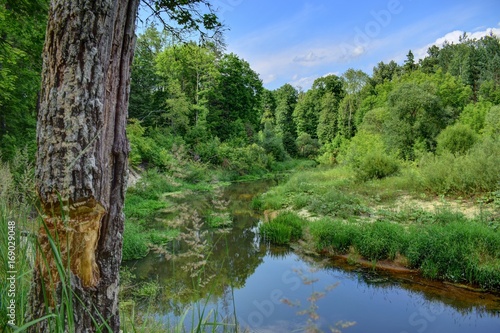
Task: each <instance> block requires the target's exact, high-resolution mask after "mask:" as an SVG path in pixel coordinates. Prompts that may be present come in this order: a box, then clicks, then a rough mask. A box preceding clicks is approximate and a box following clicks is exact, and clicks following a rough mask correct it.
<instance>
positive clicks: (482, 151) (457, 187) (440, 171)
mask: <svg viewBox="0 0 500 333" xmlns="http://www.w3.org/2000/svg"><path fill="white" fill-rule="evenodd" d="M421 175H422V182H423V186H424V188H425V189H427V190H430V191H432V192H433V193H437V194H448V193H459V194H471V193H482V192H489V191H493V190H495V189H497V187H498V184H499V182H500V142H499V141H498V138H497V139H491V138H485V139H484V140H483V141H481V142H478V143H477V144H476V145H475V146H473V147H472V148H471V149H470V150H469V152H468V153H466V154H464V155H458V156H454V155H453V154H451V153H443V154H442V155H439V156H435V155H427V156H426V157H424V159H423V160H422V161H421Z"/></svg>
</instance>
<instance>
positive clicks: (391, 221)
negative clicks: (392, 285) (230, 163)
mask: <svg viewBox="0 0 500 333" xmlns="http://www.w3.org/2000/svg"><path fill="white" fill-rule="evenodd" d="M425 184H426V182H425V179H423V176H422V174H421V173H420V171H419V170H418V169H417V168H414V167H410V166H408V167H406V168H404V169H403V170H401V172H400V173H399V175H397V176H393V177H387V178H384V179H377V180H370V181H365V182H363V181H360V180H359V179H358V178H356V177H355V174H354V172H353V171H351V170H350V169H349V168H346V167H344V168H342V167H337V168H328V169H317V170H308V171H305V172H302V173H297V174H294V175H293V176H292V177H291V178H290V179H289V180H288V181H287V182H286V183H284V184H282V185H280V186H278V187H275V188H273V189H271V190H270V191H269V192H267V193H265V194H263V195H261V196H259V197H257V198H255V199H254V202H253V205H254V207H255V208H257V209H260V210H262V211H265V213H266V214H267V215H268V216H271V215H273V214H271V213H270V212H271V211H281V212H282V213H280V214H279V215H278V216H277V217H276V218H275V219H274V220H272V221H271V222H270V223H265V224H263V225H262V226H261V233H262V234H263V235H264V237H266V238H267V239H268V240H269V241H271V242H275V243H278V244H286V243H289V242H293V241H294V239H295V240H296V239H297V238H298V237H297V236H296V235H298V234H300V235H301V238H302V239H304V240H307V242H305V244H309V245H312V248H313V249H314V250H315V251H318V252H321V253H323V254H334V255H347V256H348V257H349V258H350V259H353V260H356V259H366V260H369V261H371V262H373V263H374V264H375V263H376V262H377V261H382V260H390V261H393V262H397V264H398V265H402V266H404V267H407V268H411V269H417V270H419V271H420V272H421V273H422V274H423V275H424V276H425V277H428V278H431V279H441V280H446V281H452V282H456V283H466V284H470V285H475V286H479V287H480V288H482V289H485V290H490V291H498V290H499V288H500V214H499V212H500V210H499V207H500V193H499V192H490V193H476V196H475V197H474V198H472V199H471V198H469V199H468V200H463V199H461V198H460V197H458V195H455V196H449V197H445V196H436V195H434V194H433V193H432V192H429V191H425V187H424V186H425ZM423 185H424V186H423ZM293 235H295V237H294V236H293Z"/></svg>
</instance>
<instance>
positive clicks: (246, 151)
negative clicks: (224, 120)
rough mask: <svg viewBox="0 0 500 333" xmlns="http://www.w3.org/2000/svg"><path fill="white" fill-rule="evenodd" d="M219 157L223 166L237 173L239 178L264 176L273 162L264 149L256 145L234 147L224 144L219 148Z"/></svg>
mask: <svg viewBox="0 0 500 333" xmlns="http://www.w3.org/2000/svg"><path fill="white" fill-rule="evenodd" d="M218 156H219V160H220V161H221V166H222V167H223V168H224V169H227V170H230V171H232V172H235V173H237V175H238V176H242V175H247V174H264V173H265V172H266V170H267V169H268V168H270V166H271V164H272V161H273V159H272V157H271V156H270V155H268V154H266V152H265V150H264V148H262V147H259V146H258V145H256V144H251V145H248V146H244V147H234V146H230V145H229V144H227V143H223V144H221V145H220V146H219V148H218Z"/></svg>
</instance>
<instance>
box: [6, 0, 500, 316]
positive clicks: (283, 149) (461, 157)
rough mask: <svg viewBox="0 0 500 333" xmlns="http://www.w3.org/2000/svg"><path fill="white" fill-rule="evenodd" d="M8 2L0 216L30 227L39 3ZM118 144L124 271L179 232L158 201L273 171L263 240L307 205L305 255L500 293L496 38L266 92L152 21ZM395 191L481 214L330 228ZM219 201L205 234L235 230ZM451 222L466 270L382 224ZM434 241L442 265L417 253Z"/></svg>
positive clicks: (214, 53) (231, 65) (219, 48)
mask: <svg viewBox="0 0 500 333" xmlns="http://www.w3.org/2000/svg"><path fill="white" fill-rule="evenodd" d="M7 3H8V4H2V5H0V158H1V161H0V205H1V206H0V207H1V208H2V210H3V212H4V214H2V219H4V220H5V221H7V219H8V218H9V217H8V214H7V212H8V211H9V212H11V211H15V210H18V211H19V212H21V213H20V214H24V219H25V220H29V219H30V218H32V217H33V214H34V212H35V211H36V208H34V207H36V203H35V202H36V194H35V192H34V188H35V187H34V168H33V166H34V163H35V152H36V145H37V142H36V126H37V124H36V113H37V99H38V94H39V90H40V77H41V70H42V58H41V57H40V55H41V54H42V49H43V42H44V38H45V36H44V35H45V28H46V19H47V17H46V16H47V4H46V2H45V1H39V2H36V1H35V2H32V3H31V2H30V5H29V8H28V7H26V6H27V5H26V3H25V2H24V1H19V2H15V1H14V2H12V1H7ZM33 4H38V5H37V6H35V7H34V5H33ZM127 136H128V140H129V145H130V155H129V170H130V178H131V179H132V181H130V183H129V184H130V185H131V186H130V187H129V190H128V192H127V196H126V199H125V215H126V220H125V234H124V245H123V261H124V262H126V261H128V260H133V259H139V258H143V257H145V256H146V255H147V254H148V253H149V252H150V251H152V250H153V249H158V247H162V246H163V248H164V247H165V244H167V243H168V242H170V241H171V240H172V239H174V238H176V237H178V236H179V232H180V231H179V230H180V229H179V228H178V227H171V228H170V227H169V228H167V230H157V229H154V228H153V229H151V228H150V224H151V222H152V221H154V220H155V219H157V218H158V217H162V216H164V212H165V210H166V209H168V208H169V207H170V205H171V204H172V203H171V202H168V201H165V200H164V197H165V193H177V192H183V191H190V193H192V192H210V193H214V191H215V192H216V191H217V189H218V188H220V187H223V186H226V185H227V184H229V183H231V182H240V181H248V180H257V179H265V178H273V177H277V175H279V176H280V177H284V178H285V179H286V180H287V181H288V182H284V183H283V184H280V185H279V186H277V187H276V188H273V189H271V190H269V191H268V192H267V193H265V194H261V195H258V196H256V197H255V198H254V199H253V200H252V206H253V208H254V209H255V210H256V211H259V212H261V213H263V212H265V213H269V214H271V215H272V214H273V213H274V212H278V214H279V215H278V218H276V220H277V221H276V222H275V224H274V227H273V223H269V224H267V225H264V226H263V227H261V232H262V234H263V235H265V237H268V239H269V240H270V241H271V242H274V243H278V244H289V243H290V242H291V241H292V242H293V241H298V240H300V239H301V238H304V237H305V236H304V235H305V233H306V231H305V230H304V231H302V226H301V225H304V224H306V223H307V222H304V219H306V220H307V217H310V216H306V218H304V216H301V215H300V214H298V213H297V212H299V211H300V210H302V209H306V211H307V212H308V214H312V215H314V216H316V217H319V218H320V223H316V224H315V225H314V226H311V228H310V230H309V231H308V232H309V236H310V237H312V239H314V251H318V252H320V253H323V254H324V253H325V252H328V251H329V252H328V253H329V254H332V253H334V254H345V253H350V254H351V255H352V254H353V253H352V251H354V252H355V254H356V256H359V257H360V258H364V259H367V260H370V261H372V262H373V261H377V260H385V259H391V260H394V259H395V258H396V257H399V255H404V257H405V258H406V260H407V261H405V263H404V265H405V266H409V267H411V268H415V269H420V270H421V271H422V272H423V274H424V276H426V277H429V278H431V279H434V278H435V279H444V280H449V281H453V282H457V283H469V284H472V285H475V286H477V285H479V286H480V287H481V288H483V289H485V290H489V291H491V290H498V288H500V276H499V274H498V271H499V269H500V253H499V250H498V249H499V248H500V246H498V245H500V238H499V237H498V235H499V234H498V232H499V231H498V230H499V229H500V38H499V37H498V36H495V35H489V36H485V37H482V38H480V39H472V38H470V37H469V36H467V35H466V34H464V35H463V36H462V37H461V39H460V42H459V43H445V44H444V45H443V46H442V47H437V46H431V47H430V48H429V49H428V51H427V55H426V57H425V58H423V59H419V60H416V59H415V57H414V54H413V53H412V51H411V50H409V51H408V52H407V55H406V59H405V60H404V62H403V63H399V64H398V63H396V62H395V61H390V62H387V63H386V62H382V61H381V62H379V63H378V64H377V65H376V66H375V67H374V68H373V72H372V73H365V72H363V71H361V70H358V69H353V68H351V69H348V70H347V71H345V72H344V73H342V74H341V75H334V74H330V75H327V76H323V77H319V78H317V79H316V80H315V81H314V83H313V84H312V86H311V88H310V89H307V90H303V89H302V88H301V87H294V86H292V85H291V84H285V85H283V86H281V87H280V88H278V89H275V90H269V89H266V88H265V87H264V86H263V83H262V80H261V79H260V77H259V73H256V72H255V71H254V70H253V69H252V68H251V66H250V64H249V63H248V62H247V61H245V60H244V59H242V58H241V57H240V56H238V55H237V54H233V53H227V52H226V51H225V47H224V45H223V43H222V44H221V43H215V42H213V41H199V42H197V41H194V40H190V41H185V40H184V41H181V40H179V38H177V36H175V35H172V34H170V33H169V32H168V31H164V30H163V29H161V28H160V27H159V26H158V25H157V24H151V25H150V26H149V27H148V28H146V29H145V30H144V31H142V32H141V33H139V34H138V37H137V43H136V48H135V55H134V59H133V64H132V73H131V84H130V105H129V110H128V122H127ZM304 184H306V185H304ZM326 187H328V188H326ZM396 192H397V193H396ZM401 193H403V194H408V193H409V194H410V195H412V196H414V197H419V198H425V199H427V200H439V199H440V198H441V199H442V200H447V199H450V200H463V201H467V202H471V203H474V204H478V203H480V204H482V205H483V204H484V207H485V212H487V214H486V215H484V216H481V217H480V218H478V219H472V220H471V219H468V218H466V217H463V216H462V217H456V216H455V215H454V216H447V217H446V218H445V217H443V216H442V215H439V216H438V214H437V215H432V216H431V215H428V214H426V213H423V212H422V211H418V214H421V215H418V214H417V213H414V212H413V213H411V214H413V215H411V214H410V212H408V211H406V212H404V213H401V214H399V213H398V214H399V215H398V214H396V213H394V214H393V215H391V214H392V213H391V214H390V213H387V212H386V213H382V212H381V211H378V213H377V214H378V215H377V218H378V219H379V220H381V221H382V222H381V224H373V225H374V227H373V229H370V227H369V226H368V227H365V226H363V227H362V228H358V227H353V225H351V224H349V223H344V224H342V223H340V224H339V222H338V221H339V220H343V221H344V222H345V221H351V219H357V220H358V219H363V218H364V217H366V216H369V215H373V216H375V215H376V214H372V213H370V211H372V210H374V209H375V210H376V208H374V207H375V206H377V205H380V204H382V203H387V202H391V203H393V202H394V201H397V200H398V198H399V197H400V196H401ZM216 201H217V200H216V199H214V200H213V202H212V203H213V207H212V208H211V209H210V212H207V213H206V215H205V216H202V218H203V219H206V220H207V221H208V223H209V225H210V227H211V228H224V227H226V226H227V224H231V222H230V221H229V222H228V218H227V215H224V212H223V208H220V207H219V206H220V205H219V206H218V204H217V202H216ZM283 210H287V212H286V213H283V214H281V212H282V211H283ZM177 213H179V212H177ZM9 214H10V213H9ZM179 214H180V213H179ZM287 214H288V215H287ZM384 214H386V215H384ZM405 214H408V215H405ZM415 214H417V215H418V216H417V215H415ZM453 219H455V220H457V221H458V222H457V223H456V225H457V228H458V229H457V231H456V232H457V233H458V234H457V235H462V236H463V235H464V234H465V235H467V237H468V238H467V240H468V241H471V242H476V241H477V242H479V243H480V249H479V250H477V251H476V250H475V249H474V250H471V249H472V248H475V247H477V244H476V243H474V244H473V245H471V247H467V248H466V249H465V247H464V249H462V248H460V249H458V250H457V251H462V250H463V251H473V252H474V254H473V256H474V258H475V259H477V261H475V262H467V265H469V266H467V267H465V266H462V263H463V262H464V261H465V260H466V259H464V258H466V257H467V255H468V252H464V253H466V254H462V253H461V252H460V254H457V253H458V252H457V253H454V254H453V255H456V257H455V258H451V259H450V257H448V255H449V256H452V254H450V252H452V251H454V249H448V250H443V253H441V252H439V251H441V250H442V249H441V250H440V249H437V246H438V245H437V243H439V240H438V239H433V240H432V242H433V243H432V244H431V241H429V240H428V239H424V238H423V236H422V233H421V231H422V229H418V230H417V229H415V230H414V229H411V228H410V229H409V231H408V228H407V229H404V228H402V229H400V228H399V227H400V225H399V224H396V225H397V226H395V225H394V223H392V222H394V221H395V220H398V221H400V222H401V221H404V222H401V224H404V223H406V221H408V220H411V221H417V222H419V223H422V224H426V223H428V226H429V228H430V229H425V235H428V236H429V237H431V236H432V233H433V232H435V233H440V235H442V236H443V237H448V236H449V237H450V239H449V240H450V242H451V243H453V242H455V241H456V239H457V238H454V237H458V236H456V234H454V232H455V230H451V231H450V230H448V229H447V230H446V231H445V230H444V229H439V228H441V227H443V225H445V224H446V223H448V222H449V221H448V220H450V221H451V220H453ZM388 220H391V221H392V222H391V223H388V224H383V223H385V222H387V221H388ZM297 221H298V222H297ZM422 221H423V222H422ZM446 221H448V222H446ZM334 222H335V223H337V224H334ZM283 224H284V225H286V226H285V227H283ZM450 224H452V223H451V222H450ZM332 225H335V226H336V227H335V228H332V227H331V226H332ZM426 225H427V224H426ZM466 225H467V227H465V226H466ZM469 226H471V228H472V229H474V231H470V230H469V229H467V228H469ZM377 227H380V228H381V229H377ZM351 228H352V229H351ZM443 228H444V227H443ZM460 228H462V229H460ZM299 229H300V232H298V234H295V232H297V230H299ZM334 229H335V230H334ZM283 230H284V233H285V234H286V235H285V236H283V234H282V233H283ZM405 230H406V231H405ZM476 231H477V233H476ZM406 232H408V235H407V238H404V239H403V238H401V239H399V238H397V237H396V238H397V239H393V238H391V239H390V241H391V242H393V243H390V241H389V240H387V242H386V245H387V246H385V247H384V245H380V244H375V243H374V242H375V241H374V239H376V238H379V237H383V236H381V235H382V234H383V235H387V234H390V235H402V234H405V235H406ZM2 237H3V236H2ZM283 237H284V238H283ZM384 237H385V236H384ZM398 237H399V236H398ZM405 237H406V236H405ZM410 238H413V239H416V240H417V241H416V242H415V243H412V241H411V240H409V239H410ZM443 239H444V238H443ZM412 244H413V245H412ZM422 244H427V245H422ZM471 244H472V243H471ZM371 245H373V246H372V247H370V246H371ZM431 245H432V246H434V245H435V246H436V251H435V252H433V253H435V254H436V256H437V254H439V255H441V256H442V257H439V258H437V257H436V258H433V257H430V256H429V257H424V256H423V254H422V252H423V251H424V250H425V246H431ZM377 246H378V247H377ZM390 246H393V247H390ZM412 246H413V247H412ZM353 249H354V250H353ZM311 250H312V249H311ZM447 251H448V252H447ZM478 251H479V252H481V251H482V252H481V253H479V252H478ZM444 252H446V253H444ZM476 255H477V256H478V257H477V258H476ZM479 256H480V258H479ZM456 258H459V259H456ZM455 259H456V261H457V262H456V263H455V261H453V260H455ZM2 260H3V259H2ZM472 266H474V267H472ZM26 269H28V268H27V267H26ZM1 270H2V271H3V268H2V269H1ZM452 270H454V271H452ZM457 272H459V273H457ZM2 274H6V272H1V274H0V276H2V277H3V275H2ZM125 274H128V273H125ZM125 276H127V275H125ZM124 281H127V279H126V278H124ZM26 283H28V282H26ZM127 297H128V296H127ZM0 311H4V309H3V308H2V309H1V310H0ZM2 313H3V312H2ZM0 324H3V321H0Z"/></svg>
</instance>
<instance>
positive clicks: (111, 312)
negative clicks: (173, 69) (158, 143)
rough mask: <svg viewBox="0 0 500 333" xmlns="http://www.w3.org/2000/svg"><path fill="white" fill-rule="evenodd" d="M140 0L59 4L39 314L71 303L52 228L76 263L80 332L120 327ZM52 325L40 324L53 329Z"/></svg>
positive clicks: (73, 278) (39, 175)
mask: <svg viewBox="0 0 500 333" xmlns="http://www.w3.org/2000/svg"><path fill="white" fill-rule="evenodd" d="M138 2H139V0H80V1H68V0H52V3H51V6H50V10H49V21H48V25H47V34H46V40H45V46H44V53H43V70H42V88H41V93H40V104H39V110H38V125H37V143H38V151H37V165H36V179H37V191H38V195H39V198H40V201H41V207H42V213H43V219H44V222H45V226H42V227H41V228H40V232H39V236H38V241H39V244H40V248H39V251H38V253H37V257H36V268H35V274H34V281H33V288H32V293H31V299H30V303H31V304H30V307H31V313H30V318H31V319H34V318H39V317H41V316H43V315H44V314H46V312H47V309H46V304H47V302H48V304H49V307H55V306H56V305H57V304H60V302H61V299H60V297H61V294H60V293H61V290H62V289H61V282H60V276H59V274H58V271H57V269H56V264H57V263H56V260H55V259H54V258H55V257H54V255H53V253H52V250H51V249H50V243H49V235H50V236H51V237H52V238H53V239H57V240H58V243H59V244H60V252H61V258H62V263H63V264H65V263H67V262H69V266H70V267H69V271H70V273H69V277H68V281H69V284H70V286H71V289H72V290H73V292H74V296H75V297H74V299H73V305H72V306H73V313H74V318H73V320H74V322H75V325H74V330H75V331H76V332H95V331H98V330H99V328H98V327H99V326H101V330H104V331H108V330H111V331H115V332H117V331H118V330H119V326H120V321H119V314H118V284H119V277H118V276H119V265H120V261H121V257H122V235H123V221H124V216H123V212H122V208H123V201H124V195H125V187H126V173H127V157H128V151H129V148H128V142H127V139H126V135H125V125H126V117H127V108H128V95H129V81H130V65H131V62H132V57H133V50H134V43H135V36H134V28H135V19H136V14H137V8H138ZM42 285H43V288H42ZM44 289H45V295H49V296H45V297H44ZM103 320H105V321H106V323H107V324H106V325H107V326H106V325H104V326H102V324H103ZM47 325H49V324H48V322H41V323H40V324H39V325H36V326H34V327H32V328H31V331H32V332H45V331H47V332H48V331H49V328H48V326H47Z"/></svg>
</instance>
